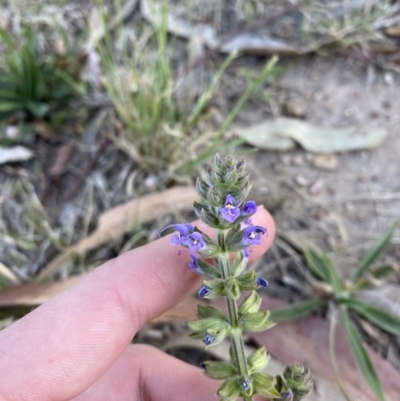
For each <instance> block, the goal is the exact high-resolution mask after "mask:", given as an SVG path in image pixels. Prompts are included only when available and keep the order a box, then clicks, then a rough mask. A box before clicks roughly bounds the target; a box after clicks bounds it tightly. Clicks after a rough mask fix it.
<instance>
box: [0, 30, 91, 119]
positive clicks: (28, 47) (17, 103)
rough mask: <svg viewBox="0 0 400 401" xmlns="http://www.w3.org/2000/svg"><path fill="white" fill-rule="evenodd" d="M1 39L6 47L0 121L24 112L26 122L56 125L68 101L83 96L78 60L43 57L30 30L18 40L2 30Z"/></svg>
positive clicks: (0, 70)
mask: <svg viewBox="0 0 400 401" xmlns="http://www.w3.org/2000/svg"><path fill="white" fill-rule="evenodd" d="M0 39H1V40H2V42H3V43H4V44H5V45H6V51H5V54H4V55H3V56H2V57H1V58H0V119H5V118H7V117H10V116H12V115H14V114H16V113H17V112H22V113H23V117H24V118H23V119H24V120H32V119H34V118H48V119H49V120H53V121H56V120H57V117H60V116H61V115H62V114H65V110H63V108H65V106H66V103H67V101H68V100H69V99H70V98H71V97H73V96H76V95H79V94H82V93H83V92H84V87H83V85H82V83H81V82H80V80H79V73H80V63H79V62H78V58H77V56H75V55H72V54H71V53H68V52H67V53H66V54H65V55H60V54H57V52H56V51H54V52H48V54H41V52H40V51H39V45H38V40H37V36H36V34H35V33H34V32H33V31H32V30H30V29H26V30H25V31H24V33H23V34H22V35H21V37H18V38H15V39H14V38H11V36H10V35H8V34H7V32H5V31H4V30H0Z"/></svg>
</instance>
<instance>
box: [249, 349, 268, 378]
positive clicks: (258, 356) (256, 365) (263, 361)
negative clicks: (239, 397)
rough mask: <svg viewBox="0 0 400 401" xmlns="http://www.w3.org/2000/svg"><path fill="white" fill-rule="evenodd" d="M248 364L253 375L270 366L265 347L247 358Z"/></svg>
mask: <svg viewBox="0 0 400 401" xmlns="http://www.w3.org/2000/svg"><path fill="white" fill-rule="evenodd" d="M247 363H248V366H249V370H250V372H251V373H255V372H259V371H260V370H263V369H264V368H265V367H266V366H267V365H268V356H267V350H266V349H265V347H261V348H259V349H258V350H257V351H254V352H253V353H252V354H251V355H250V356H249V357H248V358H247Z"/></svg>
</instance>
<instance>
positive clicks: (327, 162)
mask: <svg viewBox="0 0 400 401" xmlns="http://www.w3.org/2000/svg"><path fill="white" fill-rule="evenodd" d="M338 164H339V160H338V158H337V157H336V156H335V155H332V154H329V153H327V154H322V155H318V156H315V158H314V166H315V167H317V168H320V169H323V170H328V171H333V170H336V168H337V166H338Z"/></svg>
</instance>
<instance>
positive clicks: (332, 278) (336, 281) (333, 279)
mask: <svg viewBox="0 0 400 401" xmlns="http://www.w3.org/2000/svg"><path fill="white" fill-rule="evenodd" d="M322 262H323V263H324V264H325V266H326V271H327V272H328V275H329V277H328V278H329V283H330V284H331V285H332V287H333V289H334V291H335V295H336V296H340V294H341V293H342V291H343V284H342V282H341V280H340V277H339V273H338V271H337V270H336V267H335V266H334V265H333V263H332V261H331V260H330V259H329V257H328V255H327V254H326V253H325V252H324V253H323V254H322Z"/></svg>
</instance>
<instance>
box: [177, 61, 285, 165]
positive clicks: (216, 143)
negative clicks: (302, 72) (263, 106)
mask: <svg viewBox="0 0 400 401" xmlns="http://www.w3.org/2000/svg"><path fill="white" fill-rule="evenodd" d="M277 62H278V57H277V56H273V57H271V58H270V60H269V61H268V62H267V64H266V65H265V67H264V68H263V70H262V71H261V73H260V74H259V75H258V77H257V79H256V80H255V81H254V82H253V83H252V84H251V85H250V86H249V88H247V90H246V92H245V93H243V95H242V96H241V97H240V98H239V100H238V101H237V103H236V105H235V107H234V108H233V110H232V111H231V112H230V113H229V115H228V116H227V117H226V118H225V120H224V122H223V123H222V125H221V127H220V129H219V130H218V131H217V133H216V135H215V138H214V140H213V141H212V142H211V143H210V145H209V147H208V148H207V149H206V150H205V151H204V152H203V153H201V154H200V155H199V156H198V157H197V158H196V160H194V161H192V162H189V163H186V164H185V165H184V166H182V167H181V171H182V172H183V173H187V172H188V171H191V170H192V169H193V168H195V167H196V166H197V165H199V164H201V163H203V162H204V161H206V160H207V159H208V158H209V157H211V156H212V155H213V154H214V149H215V148H219V147H220V146H221V145H222V143H223V141H222V138H223V136H224V134H225V133H226V131H227V130H228V128H229V127H230V125H231V124H232V122H233V120H234V119H235V118H236V116H237V115H238V113H239V111H240V110H241V109H242V108H243V106H244V105H245V104H246V102H247V101H248V100H249V99H250V97H251V96H252V95H253V94H254V92H255V91H256V90H257V89H258V88H259V87H260V85H262V84H263V83H264V82H265V81H266V80H267V79H268V78H270V77H271V75H273V74H274V67H275V65H276V63H277Z"/></svg>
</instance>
